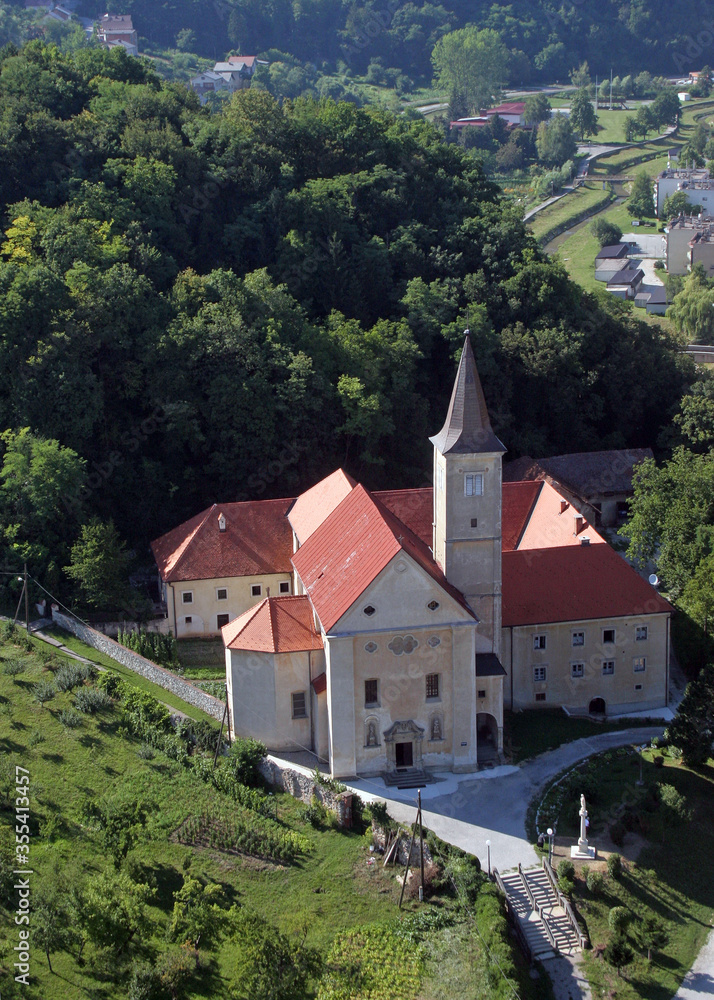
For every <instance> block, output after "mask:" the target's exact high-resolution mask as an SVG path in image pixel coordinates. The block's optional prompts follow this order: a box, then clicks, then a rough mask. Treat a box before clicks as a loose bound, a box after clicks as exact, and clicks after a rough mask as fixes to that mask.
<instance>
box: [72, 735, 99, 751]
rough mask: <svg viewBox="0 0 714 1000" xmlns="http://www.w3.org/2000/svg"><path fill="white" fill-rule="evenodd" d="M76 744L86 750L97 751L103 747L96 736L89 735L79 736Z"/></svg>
mask: <svg viewBox="0 0 714 1000" xmlns="http://www.w3.org/2000/svg"><path fill="white" fill-rule="evenodd" d="M77 742H78V743H81V744H82V746H83V747H86V748H87V749H88V750H98V749H99V748H100V747H103V743H102V741H101V740H98V739H97V737H96V736H90V735H89V733H85V734H84V736H80V737H79V739H78V741H77Z"/></svg>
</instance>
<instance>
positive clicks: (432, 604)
mask: <svg viewBox="0 0 714 1000" xmlns="http://www.w3.org/2000/svg"><path fill="white" fill-rule="evenodd" d="M438 607H439V602H438V601H429V603H428V604H427V608H428V609H429V611H436V609H437V608H438Z"/></svg>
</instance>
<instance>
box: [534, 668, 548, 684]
mask: <svg viewBox="0 0 714 1000" xmlns="http://www.w3.org/2000/svg"><path fill="white" fill-rule="evenodd" d="M545 677H546V668H545V667H533V680H534V681H544V680H545Z"/></svg>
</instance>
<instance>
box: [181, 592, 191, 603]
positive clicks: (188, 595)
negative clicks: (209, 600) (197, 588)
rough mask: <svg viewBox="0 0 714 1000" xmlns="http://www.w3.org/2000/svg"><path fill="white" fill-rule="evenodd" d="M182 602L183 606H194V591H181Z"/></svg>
mask: <svg viewBox="0 0 714 1000" xmlns="http://www.w3.org/2000/svg"><path fill="white" fill-rule="evenodd" d="M181 601H182V603H183V604H193V591H192V590H183V591H181Z"/></svg>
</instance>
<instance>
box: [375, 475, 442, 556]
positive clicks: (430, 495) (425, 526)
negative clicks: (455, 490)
mask: <svg viewBox="0 0 714 1000" xmlns="http://www.w3.org/2000/svg"><path fill="white" fill-rule="evenodd" d="M372 496H373V497H374V498H375V499H376V500H379V501H380V503H383V504H384V506H385V507H386V508H387V509H388V510H391V512H392V514H394V515H395V517H398V518H399V520H400V521H401V522H402V524H406V526H407V528H409V530H410V531H413V532H414V534H415V535H416V536H417V538H418V539H420V541H422V542H423V543H424V544H425V545H427V546H429V548H431V546H432V544H433V541H434V532H433V524H432V521H433V518H434V491H433V490H432V488H431V487H430V486H427V487H425V488H424V489H417V490H380V491H378V492H376V493H373V494H372Z"/></svg>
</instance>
